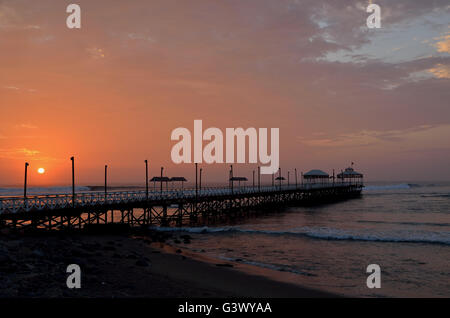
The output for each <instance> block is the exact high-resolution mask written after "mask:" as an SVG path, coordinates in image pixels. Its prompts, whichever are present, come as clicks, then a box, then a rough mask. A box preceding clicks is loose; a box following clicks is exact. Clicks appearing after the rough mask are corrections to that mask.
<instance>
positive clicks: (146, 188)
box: [145, 160, 148, 201]
mask: <svg viewBox="0 0 450 318" xmlns="http://www.w3.org/2000/svg"><path fill="white" fill-rule="evenodd" d="M145 197H146V198H147V201H148V161H147V160H145Z"/></svg>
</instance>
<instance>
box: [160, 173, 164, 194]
mask: <svg viewBox="0 0 450 318" xmlns="http://www.w3.org/2000/svg"><path fill="white" fill-rule="evenodd" d="M163 172H164V167H161V193H162V184H163Z"/></svg>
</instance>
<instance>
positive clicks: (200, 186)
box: [199, 168, 203, 192]
mask: <svg viewBox="0 0 450 318" xmlns="http://www.w3.org/2000/svg"><path fill="white" fill-rule="evenodd" d="M202 172H203V168H200V184H199V188H200V192H201V191H202Z"/></svg>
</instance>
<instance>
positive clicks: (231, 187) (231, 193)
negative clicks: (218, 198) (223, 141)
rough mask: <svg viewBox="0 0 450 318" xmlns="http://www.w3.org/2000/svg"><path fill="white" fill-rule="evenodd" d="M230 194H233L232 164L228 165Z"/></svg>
mask: <svg viewBox="0 0 450 318" xmlns="http://www.w3.org/2000/svg"><path fill="white" fill-rule="evenodd" d="M230 181H231V194H233V181H234V180H233V165H230Z"/></svg>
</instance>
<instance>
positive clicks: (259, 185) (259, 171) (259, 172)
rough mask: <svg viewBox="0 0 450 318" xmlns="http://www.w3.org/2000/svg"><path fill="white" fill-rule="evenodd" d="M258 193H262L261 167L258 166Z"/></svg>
mask: <svg viewBox="0 0 450 318" xmlns="http://www.w3.org/2000/svg"><path fill="white" fill-rule="evenodd" d="M258 191H261V167H260V166H258Z"/></svg>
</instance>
